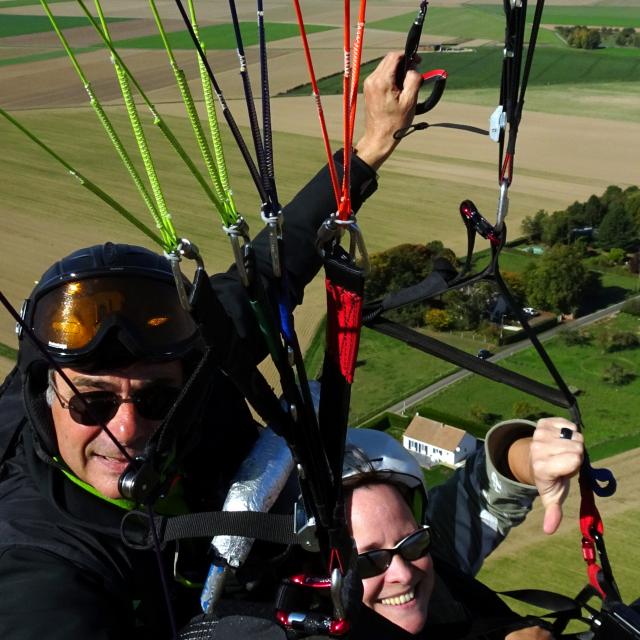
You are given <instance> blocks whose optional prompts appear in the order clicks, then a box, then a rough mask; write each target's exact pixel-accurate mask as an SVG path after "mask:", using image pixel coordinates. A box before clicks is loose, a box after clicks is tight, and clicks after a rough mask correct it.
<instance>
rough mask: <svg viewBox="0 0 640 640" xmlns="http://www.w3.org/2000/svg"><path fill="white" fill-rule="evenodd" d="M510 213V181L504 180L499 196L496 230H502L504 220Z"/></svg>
mask: <svg viewBox="0 0 640 640" xmlns="http://www.w3.org/2000/svg"><path fill="white" fill-rule="evenodd" d="M508 211H509V179H507V178H503V179H502V182H501V183H500V195H499V196H498V208H497V211H496V225H495V226H496V229H502V225H503V223H504V219H505V218H506V217H507V213H508Z"/></svg>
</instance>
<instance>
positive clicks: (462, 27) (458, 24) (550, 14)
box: [367, 4, 640, 44]
mask: <svg viewBox="0 0 640 640" xmlns="http://www.w3.org/2000/svg"><path fill="white" fill-rule="evenodd" d="M414 17H415V12H413V13H406V14H403V15H400V16H394V17H392V18H387V19H385V20H376V21H373V22H369V23H367V27H370V28H372V29H386V30H388V31H400V32H405V31H407V30H408V27H409V25H410V24H411V22H412V21H413V19H414ZM532 19H533V7H531V8H530V10H529V11H528V12H527V21H528V23H529V24H530V23H531V21H532ZM542 23H543V24H561V25H578V24H586V25H589V26H601V27H639V26H640V7H637V6H635V7H632V6H625V7H617V6H546V7H545V9H544V12H543V14H542ZM424 32H425V33H428V34H436V35H449V36H453V37H456V38H462V39H476V38H481V39H486V40H498V41H500V40H502V39H504V11H503V9H502V5H501V4H492V5H480V4H474V5H465V6H462V7H438V6H429V10H428V13H427V19H426V22H425V27H424ZM539 42H540V43H542V44H544V43H552V42H554V35H553V33H552V32H550V31H548V30H545V29H542V30H541V31H540V34H539Z"/></svg>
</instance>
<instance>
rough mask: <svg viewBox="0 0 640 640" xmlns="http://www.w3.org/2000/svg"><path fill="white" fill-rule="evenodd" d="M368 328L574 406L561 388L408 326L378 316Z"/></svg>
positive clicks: (552, 400)
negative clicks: (469, 352)
mask: <svg viewBox="0 0 640 640" xmlns="http://www.w3.org/2000/svg"><path fill="white" fill-rule="evenodd" d="M367 326H368V327H370V328H371V329H375V330H376V331H378V332H379V333H383V334H384V335H386V336H389V337H391V338H396V339H397V340H401V341H402V342H404V343H406V344H408V345H409V346H410V347H413V348H414V349H418V350H419V351H422V352H424V353H428V354H429V355H432V356H436V357H437V358H441V359H442V360H446V361H447V362H451V363H452V364H455V365H457V366H459V367H462V368H464V369H467V370H468V371H472V372H473V373H477V374H479V375H481V376H484V377H485V378H489V379H490V380H493V381H495V382H500V383H502V384H506V385H509V386H510V387H513V388H515V389H519V390H520V391H524V392H525V393H529V394H531V395H533V396H536V397H538V398H540V399H541V400H546V401H547V402H550V403H552V404H554V405H556V406H558V407H562V408H564V409H570V408H571V406H572V404H571V403H570V401H569V400H568V399H567V398H566V397H565V395H564V393H562V392H561V391H559V390H558V389H554V388H553V387H550V386H548V385H545V384H542V383H541V382H538V381H536V380H533V379H532V378H528V377H527V376H523V375H521V374H519V373H516V372H515V371H511V370H509V369H505V368H504V367H501V366H499V365H497V364H495V363H493V362H487V361H486V360H482V359H481V358H476V357H475V356H473V355H470V354H468V353H466V352H465V351H461V350H460V349H456V348H455V347H452V346H450V345H448V344H445V343H444V342H441V341H440V340H436V339H435V338H431V337H430V336H427V335H424V334H422V333H419V332H418V331H415V330H413V329H409V328H408V327H405V326H403V325H401V324H398V323H397V322H393V321H392V320H387V319H386V318H383V317H378V318H376V319H375V320H373V321H372V322H371V323H367Z"/></svg>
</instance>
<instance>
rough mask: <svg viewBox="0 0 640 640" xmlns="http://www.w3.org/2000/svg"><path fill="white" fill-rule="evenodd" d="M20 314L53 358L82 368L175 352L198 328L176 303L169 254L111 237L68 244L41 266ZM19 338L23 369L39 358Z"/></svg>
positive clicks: (181, 351) (185, 347) (189, 343)
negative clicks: (80, 245)
mask: <svg viewBox="0 0 640 640" xmlns="http://www.w3.org/2000/svg"><path fill="white" fill-rule="evenodd" d="M187 286H188V283H187ZM22 317H23V318H24V320H25V322H26V324H27V326H28V327H29V328H30V329H32V330H33V332H34V333H35V335H36V337H37V338H38V339H39V340H40V341H41V343H42V344H43V345H44V346H45V347H46V349H47V351H48V352H49V354H50V355H51V356H52V358H53V359H54V360H55V361H56V362H57V363H58V364H59V365H61V366H72V367H76V368H83V369H84V368H88V369H96V368H112V367H114V366H123V365H126V364H129V363H131V362H134V361H136V360H148V361H166V360H175V359H178V358H182V357H184V355H185V354H186V353H188V352H189V351H190V349H191V348H192V347H193V346H194V344H195V342H196V341H197V340H198V336H199V334H198V330H197V326H196V324H195V322H194V321H193V319H192V317H191V316H190V314H189V313H188V312H187V311H186V310H185V309H184V308H183V307H182V306H181V305H180V301H179V299H178V294H177V290H176V286H175V281H174V276H173V272H172V270H171V265H170V264H169V261H168V260H167V259H166V258H165V257H163V256H161V255H158V254H156V253H154V252H153V251H149V250H148V249H145V248H144V247H137V246H132V245H126V244H113V243H111V242H108V243H106V244H104V245H95V246H93V247H88V248H86V249H80V250H78V251H74V252H73V253H72V254H70V255H69V256H67V257H66V258H63V259H62V260H60V261H58V262H56V263H55V264H54V265H52V266H51V267H50V268H49V269H47V271H45V273H44V274H43V276H42V278H40V280H39V282H38V284H37V285H36V287H35V288H34V289H33V291H32V293H31V296H30V297H29V298H28V299H27V300H25V303H24V305H23V309H22ZM19 333H20V332H19ZM20 338H21V340H20V348H19V357H18V362H19V365H20V368H21V370H22V371H23V373H24V372H26V371H27V370H28V368H29V367H30V366H31V364H32V363H33V362H34V361H38V360H39V361H43V360H44V358H43V356H42V354H40V352H39V351H38V350H37V349H36V348H35V346H34V345H33V344H31V340H30V339H29V338H28V337H27V336H25V335H20Z"/></svg>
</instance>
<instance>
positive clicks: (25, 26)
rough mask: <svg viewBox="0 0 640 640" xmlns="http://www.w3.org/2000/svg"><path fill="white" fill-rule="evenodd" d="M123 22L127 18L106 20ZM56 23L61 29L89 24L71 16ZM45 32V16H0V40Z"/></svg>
mask: <svg viewBox="0 0 640 640" xmlns="http://www.w3.org/2000/svg"><path fill="white" fill-rule="evenodd" d="M38 4H39V3H38ZM5 6H6V5H5V4H4V3H3V4H2V5H0V9H2V8H3V7H5ZM125 20H128V18H108V19H107V22H123V21H125ZM56 22H57V23H58V26H59V27H60V28H61V29H73V28H74V27H86V26H87V25H88V24H89V23H88V22H87V19H86V18H80V17H78V18H76V17H72V16H59V17H57V18H56ZM47 31H51V22H50V21H49V18H47V16H15V15H11V14H2V15H0V38H7V37H9V36H24V35H29V34H33V33H44V32H47Z"/></svg>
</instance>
